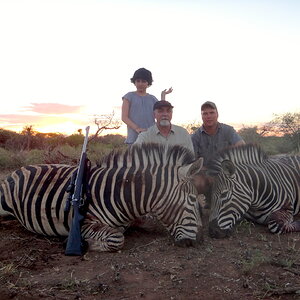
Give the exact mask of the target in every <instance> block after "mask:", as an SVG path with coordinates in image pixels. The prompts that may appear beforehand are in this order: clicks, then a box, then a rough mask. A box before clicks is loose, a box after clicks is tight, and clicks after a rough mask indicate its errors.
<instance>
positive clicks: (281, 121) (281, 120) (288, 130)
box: [267, 112, 300, 152]
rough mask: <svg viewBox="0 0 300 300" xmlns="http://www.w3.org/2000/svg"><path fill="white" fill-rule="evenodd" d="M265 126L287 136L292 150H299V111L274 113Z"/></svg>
mask: <svg viewBox="0 0 300 300" xmlns="http://www.w3.org/2000/svg"><path fill="white" fill-rule="evenodd" d="M267 126H270V127H271V128H272V131H273V132H274V133H275V134H277V135H281V136H285V137H287V138H289V140H290V142H291V143H292V144H293V147H294V150H296V151H297V152H300V113H298V112H296V113H285V114H282V115H275V118H274V119H273V120H272V121H271V122H269V123H268V124H267Z"/></svg>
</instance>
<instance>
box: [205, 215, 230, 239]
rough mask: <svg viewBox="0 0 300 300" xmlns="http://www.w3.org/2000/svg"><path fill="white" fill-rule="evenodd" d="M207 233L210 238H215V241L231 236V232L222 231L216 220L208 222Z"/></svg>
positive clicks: (227, 230)
mask: <svg viewBox="0 0 300 300" xmlns="http://www.w3.org/2000/svg"><path fill="white" fill-rule="evenodd" d="M208 232H209V235H210V236H211V237H212V238H217V239H220V238H225V237H228V236H230V234H231V230H229V229H224V230H223V229H221V228H220V227H219V225H218V221H217V219H214V220H212V221H210V222H209V229H208Z"/></svg>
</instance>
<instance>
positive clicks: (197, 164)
mask: <svg viewBox="0 0 300 300" xmlns="http://www.w3.org/2000/svg"><path fill="white" fill-rule="evenodd" d="M202 166H203V158H202V157H200V158H198V159H197V160H196V161H194V162H193V163H191V164H189V165H186V166H184V167H181V168H180V175H181V176H183V177H191V176H193V175H195V174H197V173H199V172H200V170H201V168H202Z"/></svg>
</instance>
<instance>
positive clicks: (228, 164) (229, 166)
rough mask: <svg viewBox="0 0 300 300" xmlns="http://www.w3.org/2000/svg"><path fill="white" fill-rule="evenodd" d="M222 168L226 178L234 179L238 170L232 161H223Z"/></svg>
mask: <svg viewBox="0 0 300 300" xmlns="http://www.w3.org/2000/svg"><path fill="white" fill-rule="evenodd" d="M221 166H222V169H223V171H224V173H225V175H226V176H228V177H232V176H233V175H234V173H235V170H236V169H235V166H234V164H233V162H232V161H231V160H227V159H225V160H223V161H222V163H221Z"/></svg>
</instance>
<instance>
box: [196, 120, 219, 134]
mask: <svg viewBox="0 0 300 300" xmlns="http://www.w3.org/2000/svg"><path fill="white" fill-rule="evenodd" d="M220 129H221V124H220V123H219V122H218V123H217V131H216V132H218V131H219V130H220ZM199 130H200V131H201V133H203V132H204V133H206V134H208V133H207V132H206V130H205V129H204V127H203V125H201V127H200V128H199Z"/></svg>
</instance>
